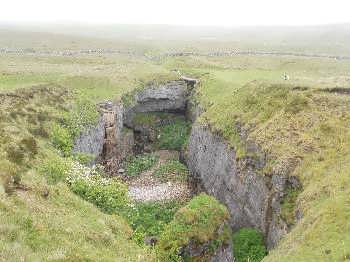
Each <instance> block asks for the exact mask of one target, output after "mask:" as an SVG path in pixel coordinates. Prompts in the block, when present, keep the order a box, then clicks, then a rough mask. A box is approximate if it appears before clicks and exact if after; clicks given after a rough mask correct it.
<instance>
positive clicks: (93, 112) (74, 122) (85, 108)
mask: <svg viewBox="0 0 350 262" xmlns="http://www.w3.org/2000/svg"><path fill="white" fill-rule="evenodd" d="M98 116H99V113H98V111H97V107H96V105H95V103H94V102H92V101H91V100H89V99H87V98H84V97H83V98H80V99H79V100H78V101H77V102H76V103H75V105H74V107H73V110H71V111H70V112H69V113H67V114H66V115H65V116H64V125H65V126H66V128H67V129H68V130H69V133H70V134H71V137H72V138H75V137H77V136H78V135H79V134H80V133H81V132H82V131H83V130H84V129H85V128H86V127H89V126H93V125H95V124H96V122H97V120H98Z"/></svg>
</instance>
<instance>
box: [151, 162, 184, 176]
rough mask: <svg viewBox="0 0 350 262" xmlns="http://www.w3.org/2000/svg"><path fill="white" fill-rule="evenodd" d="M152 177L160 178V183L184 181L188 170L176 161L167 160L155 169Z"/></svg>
mask: <svg viewBox="0 0 350 262" xmlns="http://www.w3.org/2000/svg"><path fill="white" fill-rule="evenodd" d="M153 175H155V176H156V177H158V178H160V179H161V180H162V181H169V180H173V181H186V179H187V177H188V169H187V167H186V166H185V165H184V164H182V163H180V162H179V161H177V160H169V161H167V162H166V163H165V164H163V165H161V166H160V167H159V168H157V169H156V170H155V171H154V173H153Z"/></svg>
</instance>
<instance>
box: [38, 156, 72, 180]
mask: <svg viewBox="0 0 350 262" xmlns="http://www.w3.org/2000/svg"><path fill="white" fill-rule="evenodd" d="M70 165H71V162H70V161H69V160H68V159H67V158H63V157H60V156H58V155H53V156H48V157H46V158H45V159H44V160H43V162H42V163H41V164H40V166H39V168H38V169H39V172H40V173H41V174H42V175H44V176H45V177H46V179H47V181H48V182H49V183H50V184H56V183H58V182H59V181H62V180H64V179H65V178H66V173H67V171H68V169H69V168H70Z"/></svg>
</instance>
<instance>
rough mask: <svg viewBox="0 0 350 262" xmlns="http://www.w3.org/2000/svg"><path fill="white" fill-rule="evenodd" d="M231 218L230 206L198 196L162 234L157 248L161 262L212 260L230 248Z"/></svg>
mask: <svg viewBox="0 0 350 262" xmlns="http://www.w3.org/2000/svg"><path fill="white" fill-rule="evenodd" d="M228 218H229V213H228V211H227V209H226V207H225V206H223V205H222V204H220V203H219V202H218V201H217V200H216V199H215V198H213V197H210V196H208V195H206V194H204V193H202V194H200V195H198V196H196V197H195V198H193V199H192V200H191V201H190V202H189V203H188V204H187V205H186V206H184V207H183V208H181V209H180V210H179V211H178V212H177V213H176V214H175V217H174V219H173V221H172V222H171V223H170V224H168V226H167V227H166V228H165V230H164V232H163V233H162V234H161V236H160V239H159V244H158V245H157V254H158V257H159V259H160V261H183V260H184V261H211V257H212V256H213V255H214V254H215V253H216V251H217V250H218V249H220V248H223V247H225V246H226V247H229V246H230V241H231V230H230V228H229V227H228V226H227V224H226V221H227V219H228ZM230 254H231V256H232V253H231V250H230Z"/></svg>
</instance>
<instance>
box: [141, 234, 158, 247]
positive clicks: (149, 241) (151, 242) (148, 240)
mask: <svg viewBox="0 0 350 262" xmlns="http://www.w3.org/2000/svg"><path fill="white" fill-rule="evenodd" d="M157 242H158V239H157V237H155V236H146V237H145V238H144V243H145V245H147V246H155V245H156V244H157Z"/></svg>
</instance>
